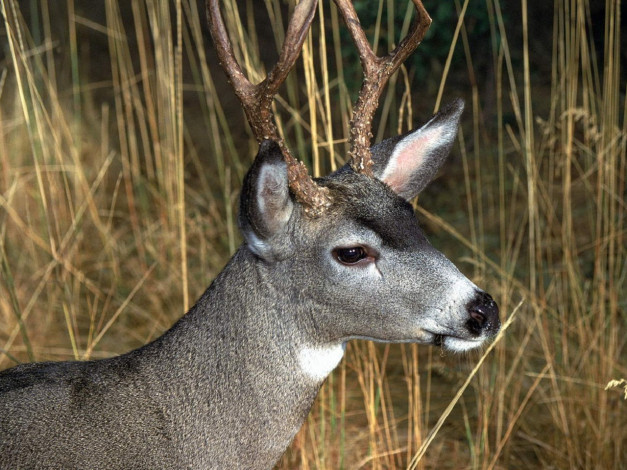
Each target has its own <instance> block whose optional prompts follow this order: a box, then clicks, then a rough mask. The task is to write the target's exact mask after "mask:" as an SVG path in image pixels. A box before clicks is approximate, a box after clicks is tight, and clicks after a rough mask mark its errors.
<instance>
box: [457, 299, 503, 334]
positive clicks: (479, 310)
mask: <svg viewBox="0 0 627 470" xmlns="http://www.w3.org/2000/svg"><path fill="white" fill-rule="evenodd" d="M467 308H468V314H469V316H470V318H469V319H468V321H467V322H466V326H467V327H468V329H469V330H470V332H471V333H473V334H476V335H479V334H481V333H482V332H484V331H485V332H487V333H489V334H495V333H496V332H497V331H498V330H499V328H500V327H501V322H500V320H499V308H498V306H497V305H496V302H495V301H494V299H492V297H491V296H490V295H489V294H487V293H485V292H478V293H477V296H476V297H475V298H474V299H473V300H472V301H471V302H470V303H469V304H468V307H467Z"/></svg>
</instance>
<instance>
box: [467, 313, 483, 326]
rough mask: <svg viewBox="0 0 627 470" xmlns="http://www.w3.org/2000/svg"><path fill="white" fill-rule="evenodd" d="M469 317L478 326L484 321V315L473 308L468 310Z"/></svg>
mask: <svg viewBox="0 0 627 470" xmlns="http://www.w3.org/2000/svg"><path fill="white" fill-rule="evenodd" d="M470 318H472V319H473V320H474V321H476V322H477V323H478V324H479V326H483V324H484V323H485V316H484V315H483V314H482V313H481V312H479V311H477V310H473V311H471V312H470Z"/></svg>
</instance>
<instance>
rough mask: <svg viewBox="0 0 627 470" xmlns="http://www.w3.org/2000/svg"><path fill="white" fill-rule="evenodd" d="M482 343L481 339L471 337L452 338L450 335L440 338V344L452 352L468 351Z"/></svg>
mask: <svg viewBox="0 0 627 470" xmlns="http://www.w3.org/2000/svg"><path fill="white" fill-rule="evenodd" d="M482 344H483V340H482V339H481V340H471V339H461V338H454V337H452V336H445V337H444V338H442V346H444V348H445V349H448V350H449V351H454V352H464V351H470V350H471V349H475V348H478V347H479V346H481V345H482Z"/></svg>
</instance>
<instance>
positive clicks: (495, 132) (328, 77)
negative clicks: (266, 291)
mask: <svg viewBox="0 0 627 470" xmlns="http://www.w3.org/2000/svg"><path fill="white" fill-rule="evenodd" d="M225 4H226V6H225V8H224V11H225V15H226V17H227V18H228V22H229V28H230V30H231V33H232V36H233V37H235V38H236V41H235V49H236V50H235V52H236V54H237V56H238V57H239V58H240V62H241V63H242V64H244V66H245V69H246V70H247V73H248V74H249V75H250V76H251V77H254V78H257V79H259V78H260V77H261V73H262V71H263V69H264V67H266V66H268V65H270V64H272V61H273V60H275V59H276V56H277V52H276V51H277V47H278V46H279V45H280V44H281V41H282V34H283V31H284V27H285V24H286V20H287V16H288V13H289V7H288V6H286V3H285V2H281V1H278V0H265V1H264V2H260V1H256V0H241V1H237V2H233V1H226V2H225ZM425 5H426V7H427V10H428V11H429V12H430V14H431V16H432V17H433V20H434V22H433V24H432V27H431V30H430V33H429V34H428V35H427V37H426V38H425V40H424V41H423V44H422V45H421V46H420V47H419V49H418V52H417V53H416V54H415V56H414V57H413V58H412V59H411V61H409V62H408V63H407V64H406V67H404V68H403V69H402V70H401V71H400V72H399V73H398V74H397V76H396V77H395V78H394V79H393V80H392V82H391V83H390V86H389V88H388V91H387V92H386V93H385V94H384V96H383V97H382V99H381V107H380V111H379V112H378V114H377V117H376V125H375V126H374V128H375V129H378V130H377V131H376V136H375V140H380V139H381V138H383V137H384V136H389V135H394V134H397V133H399V132H404V131H406V130H408V129H410V128H413V127H415V126H417V125H419V124H420V123H421V122H424V121H425V120H426V119H427V118H428V117H429V116H430V115H431V114H432V112H433V111H434V109H435V108H436V107H438V105H439V104H440V103H441V102H442V101H446V100H450V99H451V98H453V97H454V96H462V97H464V98H465V99H466V103H467V107H466V112H465V114H464V116H463V119H462V120H463V122H462V126H461V129H460V134H459V145H458V146H457V147H456V149H455V150H454V151H453V154H452V155H451V157H450V159H449V163H448V164H447V165H446V168H445V169H444V171H443V175H442V176H441V177H440V178H438V179H437V180H436V181H435V182H434V183H433V184H432V185H431V186H430V187H429V188H428V189H427V190H426V191H425V192H424V193H423V194H422V195H421V197H420V201H418V203H417V204H416V208H417V211H418V214H419V217H420V219H421V222H422V223H423V224H424V226H425V229H426V231H427V232H428V233H429V236H430V238H431V240H432V242H433V243H434V245H436V247H437V248H439V249H441V250H442V251H443V252H444V253H445V254H447V256H449V257H450V258H451V259H453V260H454V261H455V262H456V263H457V264H458V265H459V266H460V269H462V270H463V271H464V272H465V273H466V274H468V275H469V276H470V277H472V279H473V280H474V281H475V282H476V283H477V284H478V285H480V286H482V287H484V288H485V289H486V290H488V291H489V292H491V293H492V294H494V296H495V298H496V299H497V300H498V303H499V305H500V307H501V311H502V315H503V320H504V321H505V320H510V319H512V320H513V323H512V324H511V326H510V327H509V329H508V330H507V332H506V335H505V336H504V337H503V339H501V340H500V341H499V342H498V343H497V344H496V345H495V348H494V351H493V352H491V353H490V354H489V355H488V356H487V358H486V359H485V362H484V363H483V365H482V366H481V368H479V370H478V371H477V372H472V369H473V366H474V365H475V363H477V360H478V357H477V355H474V354H473V355H469V356H468V357H458V356H446V355H445V354H444V353H443V352H442V351H440V350H438V349H437V348H433V347H427V346H416V345H375V344H373V343H368V342H353V343H351V344H350V345H349V348H348V350H347V354H346V359H345V360H344V361H342V363H341V365H340V367H339V368H338V369H337V370H336V371H335V372H334V373H333V374H332V375H331V377H330V378H329V380H328V381H327V384H326V385H325V386H324V387H323V389H322V391H321V393H320V396H319V398H318V401H317V403H316V406H315V408H314V410H313V412H312V414H311V416H310V419H309V422H308V424H307V426H305V428H304V429H303V430H302V431H301V433H299V435H298V436H297V438H296V440H295V442H294V444H293V445H292V447H291V448H290V450H289V452H288V453H287V454H286V456H285V458H284V459H283V461H282V462H281V463H280V468H318V469H326V468H407V467H411V468H455V469H457V468H482V469H483V468H486V469H493V468H560V469H572V468H603V469H621V468H625V463H624V457H623V453H624V449H625V447H626V446H627V433H626V432H625V424H624V423H625V422H627V419H626V409H625V408H626V405H627V402H625V401H624V399H623V396H622V393H621V390H619V389H611V388H610V389H608V390H605V385H606V384H607V383H608V382H609V381H610V380H612V379H616V380H617V381H619V380H620V379H621V378H626V377H627V364H626V362H625V346H626V341H627V331H626V330H627V326H626V310H627V298H626V295H625V292H626V289H625V287H626V286H625V282H626V279H627V248H626V245H627V244H626V241H625V234H626V225H625V214H626V204H625V200H626V199H627V192H626V185H625V176H626V174H627V157H626V153H627V138H626V135H627V127H626V126H627V123H626V118H625V116H626V114H627V107H626V101H625V100H626V96H625V90H626V81H625V76H626V70H625V65H626V64H627V60H626V52H627V47H625V46H627V44H626V42H625V34H626V32H625V31H627V28H624V27H621V26H622V23H621V18H624V15H621V13H624V10H623V6H622V5H621V4H620V3H619V2H618V1H615V0H614V1H612V0H606V1H590V0H577V1H571V0H556V1H555V2H548V3H547V2H529V3H528V2H527V1H526V0H522V1H521V2H520V3H519V2H515V3H511V2H508V3H507V4H505V2H502V1H500V0H472V1H468V2H464V1H458V2H456V1H453V2H440V1H436V0H432V1H425ZM356 6H357V7H358V11H359V14H360V18H361V21H362V23H363V25H364V27H365V28H366V29H367V31H368V32H369V37H370V39H371V41H372V42H373V43H377V44H378V45H379V46H378V49H379V53H383V51H385V50H386V49H387V48H388V47H389V46H390V45H392V44H394V43H395V42H396V41H397V40H398V38H399V37H401V33H400V31H402V30H403V28H406V26H407V24H408V21H409V20H410V17H409V16H408V11H411V9H408V7H407V5H406V3H405V2H399V1H398V0H397V1H396V2H392V1H391V0H381V1H380V2H366V1H359V2H356ZM0 10H1V13H2V25H1V26H0V28H1V29H2V30H1V31H0V37H1V38H2V41H1V49H0V53H1V54H3V56H2V57H1V58H0V368H5V367H10V366H12V365H14V364H15V363H17V362H23V361H30V360H61V359H87V358H98V357H108V356H111V355H113V354H118V353H122V352H125V351H127V350H129V349H131V348H134V347H137V346H139V345H141V344H144V343H145V342H147V341H150V340H151V339H154V338H155V337H157V336H158V335H159V334H161V333H162V332H163V331H165V330H166V329H167V328H168V327H169V326H170V325H171V324H172V322H173V321H175V320H176V319H177V318H178V317H179V316H180V315H181V314H182V313H183V312H184V311H185V310H186V309H187V308H188V307H189V305H190V304H191V303H193V302H194V300H195V299H196V298H198V297H199V296H200V294H201V293H202V292H203V290H204V289H205V288H206V286H207V285H209V283H210V282H211V280H212V279H213V277H214V276H215V275H216V273H217V272H219V270H220V269H221V268H222V266H223V265H224V264H225V263H226V261H227V260H228V258H229V256H230V254H232V253H233V251H234V250H235V249H236V247H237V246H238V244H239V243H240V238H239V235H238V233H237V227H236V223H235V213H236V207H237V194H238V190H239V186H240V184H241V180H242V177H243V174H244V172H245V170H246V168H247V166H248V164H249V163H250V162H251V161H252V158H253V157H254V155H255V153H256V144H255V142H254V139H253V138H252V137H251V135H250V133H249V130H248V128H247V125H246V124H245V122H244V119H243V115H242V114H243V113H242V112H241V111H240V109H239V107H238V104H237V101H236V99H235V97H234V95H233V93H232V92H231V90H230V88H229V85H228V84H227V83H226V80H225V78H224V76H223V73H222V71H221V70H220V69H219V67H218V65H217V62H216V58H215V54H214V52H213V50H212V49H211V44H210V40H209V35H208V32H207V30H206V26H205V19H204V9H203V6H202V3H201V2H195V1H190V0H182V1H179V2H155V1H152V0H134V1H132V2H118V1H114V0H105V1H103V2H93V1H91V0H66V1H64V2H61V1H55V2H53V1H50V0H27V1H17V0H2V2H1V3H0ZM621 10H623V11H621ZM264 64H265V65H264ZM359 83H360V79H359V65H358V61H357V59H356V56H355V54H354V52H353V51H352V45H351V43H350V41H348V38H347V36H346V35H345V33H344V31H343V26H342V24H341V22H340V21H339V19H338V17H337V12H336V11H335V8H334V7H333V6H332V4H331V2H328V1H323V2H322V3H320V5H319V12H318V17H317V19H316V21H315V22H314V25H313V28H312V34H311V36H310V38H309V40H308V41H307V42H306V44H305V47H304V50H303V55H302V61H301V62H300V63H299V65H298V67H297V68H296V69H295V70H294V71H293V73H292V74H291V76H290V78H289V80H288V82H287V83H286V84H285V86H284V87H283V89H282V90H281V94H280V97H279V98H278V99H277V100H276V114H277V116H278V123H279V126H280V128H281V131H282V133H283V135H284V136H285V137H286V139H287V141H288V142H289V144H290V146H291V147H292V148H293V149H294V150H295V154H297V155H298V156H300V157H301V158H302V159H303V160H305V161H306V162H307V164H308V165H310V167H311V168H312V169H313V171H314V173H316V174H323V173H326V172H327V171H330V170H332V169H334V168H337V166H338V165H341V164H342V163H343V162H344V155H345V153H346V140H347V135H348V132H347V128H348V122H349V120H350V114H351V109H352V101H353V99H354V98H355V96H356V93H357V90H358V87H359ZM521 301H522V304H520V302H521ZM514 312H515V313H514ZM465 382H468V383H466V384H465ZM619 383H620V382H619ZM464 384H465V385H464ZM458 391H459V394H457V392H458ZM462 392H463V393H462ZM451 410H452V412H451ZM449 412H451V415H450V416H448V413H449ZM438 423H439V424H438ZM423 454H424V455H423Z"/></svg>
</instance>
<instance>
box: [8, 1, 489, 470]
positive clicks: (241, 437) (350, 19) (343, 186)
mask: <svg viewBox="0 0 627 470" xmlns="http://www.w3.org/2000/svg"><path fill="white" fill-rule="evenodd" d="M412 2H413V4H414V5H415V7H416V11H417V17H416V21H415V22H414V24H413V25H412V26H411V28H410V29H409V32H408V35H407V36H406V37H405V38H404V39H403V40H401V41H400V43H399V45H398V46H397V47H396V48H395V49H394V50H393V51H392V52H391V53H390V54H387V55H385V56H383V57H377V56H376V55H375V54H374V52H373V51H372V50H371V48H370V46H369V44H368V42H367V39H366V36H365V34H364V33H363V31H362V30H361V28H360V27H359V22H358V19H357V16H356V13H355V11H354V8H353V6H352V4H351V3H350V2H349V1H348V0H335V3H336V4H337V6H338V9H339V11H340V14H341V15H342V16H343V17H344V20H345V23H346V24H347V26H348V28H349V31H350V33H351V36H352V37H353V40H354V42H355V44H356V45H357V48H358V49H359V54H360V60H361V63H362V66H363V68H364V74H365V79H364V84H363V86H362V90H361V92H360V97H359V99H358V101H357V103H356V104H355V108H354V114H353V120H352V122H351V126H352V128H351V141H350V148H351V150H350V151H349V155H350V159H349V163H347V165H346V166H345V167H343V168H341V169H340V170H338V171H336V172H335V173H333V174H331V175H329V176H327V177H325V178H322V179H320V180H317V181H314V180H313V179H311V178H310V177H309V176H308V175H307V173H306V170H305V167H304V165H302V164H299V163H298V162H297V161H296V160H295V159H294V158H293V157H292V156H291V154H290V152H289V150H288V149H287V147H286V146H285V144H284V143H283V142H282V141H281V139H280V138H279V136H278V135H277V133H276V127H275V126H274V124H273V123H272V120H271V104H272V99H273V97H274V95H275V94H276V92H277V91H278V89H279V87H280V85H281V83H282V81H283V80H284V79H285V77H286V76H287V74H288V73H289V70H290V69H291V67H292V66H293V65H294V63H295V61H296V58H297V57H298V53H299V50H300V48H301V47H302V44H303V41H304V40H305V37H306V36H307V34H306V33H307V30H308V28H309V26H310V25H311V21H312V20H313V17H314V14H315V11H316V5H317V0H301V1H300V2H298V3H297V4H296V5H295V6H294V9H293V13H292V18H291V20H290V23H289V26H288V30H287V34H286V38H285V42H284V45H283V48H282V51H281V54H280V56H279V60H278V61H277V64H276V65H275V67H274V68H273V69H272V71H271V72H270V73H269V74H268V76H267V77H266V79H265V80H263V81H262V82H260V83H258V84H257V85H253V84H252V83H251V82H250V81H248V80H247V79H246V78H245V76H244V73H243V71H242V69H241V67H239V65H238V64H237V61H236V60H235V57H234V54H233V50H232V47H231V45H230V42H229V41H228V38H227V34H226V27H225V25H224V21H223V20H222V16H221V13H220V8H219V5H218V1H217V0H208V1H207V6H208V13H209V15H208V17H209V29H210V31H211V34H212V37H213V39H214V44H215V46H216V49H217V52H218V56H219V58H220V62H221V63H222V64H223V65H224V67H225V69H226V72H227V74H228V76H229V78H230V81H231V83H232V84H233V86H234V88H235V92H236V94H237V96H238V97H239V98H240V101H241V103H242V105H243V107H244V110H245V113H246V116H247V117H248V119H249V123H250V124H251V128H252V130H253V133H254V134H255V136H256V138H257V139H258V141H259V142H260V148H259V153H258V155H257V157H256V159H255V161H254V163H253V164H252V166H251V168H250V170H249V171H248V174H247V176H246V178H245V180H244V185H243V188H242V192H241V199H240V213H239V224H240V228H241V231H242V234H243V236H244V243H243V245H242V246H241V247H240V248H239V250H238V251H237V252H236V254H235V255H234V256H233V258H232V259H231V261H230V262H229V263H228V265H227V266H226V267H225V269H224V270H223V271H222V273H221V274H220V275H218V277H217V278H216V279H215V281H214V282H213V283H212V284H211V286H210V287H209V288H208V289H207V291H206V292H205V293H204V294H203V295H202V297H201V298H200V299H199V300H198V302H197V303H196V305H195V306H194V307H192V309H191V310H190V311H189V312H188V313H187V314H186V315H185V316H184V317H183V318H181V319H180V320H179V321H178V322H177V323H176V324H175V325H174V326H173V327H172V328H171V329H170V330H169V331H167V332H166V333H165V334H164V335H163V336H161V337H160V338H158V339H157V340H155V341H154V342H152V343H150V344H148V345H146V346H144V347H142V348H139V349H137V350H135V351H131V352H129V353H127V354H124V355H122V356H119V357H115V358H111V359H106V360H100V361H90V362H61V363H41V364H27V365H21V366H17V367H15V368H13V369H10V370H6V371H3V372H0V469H2V470H4V469H5V468H7V469H9V468H10V469H13V468H26V469H36V468H79V469H90V470H94V469H155V468H161V469H181V468H188V469H227V468H228V469H236V468H253V469H264V468H271V467H272V465H274V464H275V463H276V462H277V460H278V459H279V458H280V457H281V455H282V454H283V452H284V451H285V449H286V448H287V446H288V445H289V443H290V442H291V440H292V439H293V437H294V435H295V434H296V432H298V430H299V428H300V427H301V425H302V423H303V421H304V420H305V418H306V417H307V414H308V413H309V410H310V408H311V405H312V403H313V401H314V399H315V397H316V395H317V393H318V390H319V388H320V386H321V385H322V383H323V382H324V380H325V378H326V377H327V375H328V374H329V373H330V372H331V371H332V370H333V369H334V368H335V366H336V365H337V364H338V363H339V361H340V360H341V359H342V356H343V352H344V347H345V345H346V343H347V342H348V341H349V340H351V339H356V338H361V339H370V340H375V341H384V342H418V343H424V344H435V345H439V346H442V347H444V348H446V349H449V350H453V351H466V350H469V349H472V348H474V347H477V346H479V345H480V344H481V343H482V342H483V341H485V340H486V339H488V338H489V337H491V336H493V335H494V334H495V333H496V332H497V331H498V329H499V326H500V323H499V317H498V308H497V306H496V304H495V303H494V301H493V300H492V299H491V297H490V296H489V295H488V294H486V293H485V292H483V291H481V290H480V289H479V288H477V287H476V286H475V285H474V284H473V283H472V282H470V281H469V280H468V279H467V278H466V277H464V276H463V275H462V274H461V273H460V272H459V271H458V270H457V268H455V266H454V265H453V264H452V263H451V262H450V261H449V260H447V259H446V258H445V257H444V255H442V254H441V253H440V252H438V251H437V250H436V249H435V248H433V247H432V246H431V245H430V244H429V242H428V241H427V239H426V238H425V235H424V233H423V232H422V230H421V229H420V226H419V225H418V222H417V220H416V217H415V214H414V211H413V209H412V206H411V205H410V204H409V203H408V201H409V200H411V199H412V198H414V197H415V196H416V195H417V194H418V193H419V192H420V191H421V190H422V189H423V188H424V187H425V186H426V185H427V184H428V183H429V181H431V179H432V178H433V177H434V176H435V174H436V173H437V171H438V169H439V168H440V167H441V165H442V163H443V162H444V160H445V158H446V156H447V154H448V153H449V150H450V148H451V146H452V144H453V141H454V139H455V136H456V133H457V127H458V124H459V117H460V115H461V113H462V110H463V102H462V101H461V100H458V101H455V102H453V103H451V104H450V105H449V106H447V107H445V108H444V109H442V110H441V111H440V112H439V113H438V114H437V115H436V116H434V117H433V118H432V119H431V120H430V121H429V122H428V123H427V124H426V125H424V126H423V127H422V128H420V129H418V130H416V131H413V132H411V133H409V134H406V135H404V136H399V137H394V138H391V139H388V140H386V141H383V142H381V143H379V144H378V145H375V146H374V147H372V148H370V147H369V146H368V145H369V144H368V143H369V141H370V129H371V121H372V117H373V115H374V111H375V109H376V105H377V102H378V99H379V96H380V94H381V91H382V89H383V87H384V85H385V82H386V81H387V79H388V78H389V76H390V75H391V74H392V73H393V72H394V70H396V69H397V68H398V67H399V66H400V64H401V63H402V61H403V60H404V59H405V58H406V57H407V56H408V55H409V54H410V53H411V51H413V49H414V48H415V47H416V46H417V45H418V43H419V42H420V41H421V40H422V37H424V34H425V32H426V29H427V28H428V26H429V24H430V22H431V20H430V18H429V16H428V14H427V13H426V11H425V10H424V7H423V6H422V3H421V2H420V0H412Z"/></svg>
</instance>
